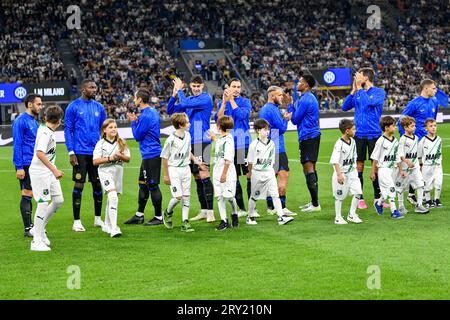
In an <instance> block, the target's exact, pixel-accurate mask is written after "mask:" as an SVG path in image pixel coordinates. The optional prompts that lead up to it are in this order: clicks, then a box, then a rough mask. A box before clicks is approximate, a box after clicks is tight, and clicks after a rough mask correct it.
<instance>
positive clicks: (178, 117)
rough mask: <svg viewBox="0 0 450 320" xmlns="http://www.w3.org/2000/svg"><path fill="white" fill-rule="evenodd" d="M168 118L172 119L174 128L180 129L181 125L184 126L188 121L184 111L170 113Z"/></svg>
mask: <svg viewBox="0 0 450 320" xmlns="http://www.w3.org/2000/svg"><path fill="white" fill-rule="evenodd" d="M170 120H171V121H172V125H173V127H174V128H175V129H180V128H181V127H184V126H185V125H186V124H187V123H188V122H189V118H188V116H187V114H186V113H184V112H178V113H174V114H172V116H171V117H170Z"/></svg>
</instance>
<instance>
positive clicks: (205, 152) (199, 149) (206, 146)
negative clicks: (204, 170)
mask: <svg viewBox="0 0 450 320" xmlns="http://www.w3.org/2000/svg"><path fill="white" fill-rule="evenodd" d="M211 146H212V145H211V143H207V142H202V143H195V144H191V152H192V154H193V155H194V157H196V158H197V160H199V161H201V162H204V163H205V164H206V165H207V166H208V167H209V165H210V164H211ZM189 166H190V167H191V172H192V173H193V174H197V173H199V172H200V169H199V168H198V165H196V164H193V163H191V164H190V165H189Z"/></svg>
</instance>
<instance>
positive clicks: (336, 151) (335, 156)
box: [330, 141, 342, 164]
mask: <svg viewBox="0 0 450 320" xmlns="http://www.w3.org/2000/svg"><path fill="white" fill-rule="evenodd" d="M341 151H342V143H341V142H340V141H337V142H336V144H335V145H334V148H333V153H332V154H331V158H330V163H331V164H339V160H340V159H341Z"/></svg>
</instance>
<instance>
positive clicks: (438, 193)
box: [434, 188, 441, 200]
mask: <svg viewBox="0 0 450 320" xmlns="http://www.w3.org/2000/svg"><path fill="white" fill-rule="evenodd" d="M440 198H441V188H435V189H434V200H437V199H440Z"/></svg>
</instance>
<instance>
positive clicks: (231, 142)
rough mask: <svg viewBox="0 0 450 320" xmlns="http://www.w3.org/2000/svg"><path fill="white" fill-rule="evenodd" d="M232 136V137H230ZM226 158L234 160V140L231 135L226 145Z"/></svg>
mask: <svg viewBox="0 0 450 320" xmlns="http://www.w3.org/2000/svg"><path fill="white" fill-rule="evenodd" d="M230 138H231V139H230ZM224 152H225V155H224V157H223V158H224V159H225V160H228V161H230V162H234V156H233V153H234V140H233V138H232V137H231V136H229V138H228V139H227V140H226V141H225V146H224Z"/></svg>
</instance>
